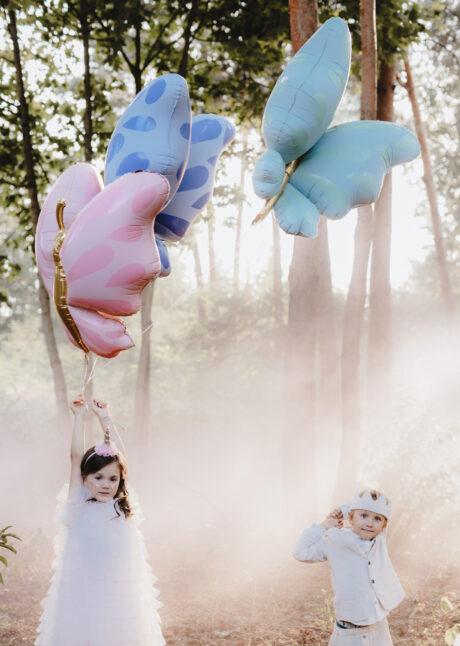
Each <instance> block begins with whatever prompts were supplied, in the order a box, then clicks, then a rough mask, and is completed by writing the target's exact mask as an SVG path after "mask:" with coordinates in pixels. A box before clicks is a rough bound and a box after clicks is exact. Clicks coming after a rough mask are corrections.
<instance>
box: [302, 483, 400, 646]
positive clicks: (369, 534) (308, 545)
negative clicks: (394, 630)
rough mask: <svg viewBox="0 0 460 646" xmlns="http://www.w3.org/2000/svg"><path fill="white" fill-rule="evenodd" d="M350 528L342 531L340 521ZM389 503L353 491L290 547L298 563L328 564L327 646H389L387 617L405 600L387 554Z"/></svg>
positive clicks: (374, 493)
mask: <svg viewBox="0 0 460 646" xmlns="http://www.w3.org/2000/svg"><path fill="white" fill-rule="evenodd" d="M347 515H348V518H349V520H350V524H351V527H350V529H342V526H343V519H344V517H345V518H346V517H347ZM389 516H390V501H389V500H388V498H387V497H386V496H385V495H384V494H382V493H380V492H379V491H375V490H368V489H366V490H364V491H361V492H360V493H356V494H355V496H354V498H353V500H352V501H351V503H350V504H347V505H342V506H341V507H340V508H337V509H334V510H333V511H332V512H331V513H330V514H329V516H327V518H326V519H325V520H324V521H323V522H322V523H321V524H320V525H318V524H316V523H314V524H313V525H312V526H311V527H308V528H307V529H304V531H303V532H302V535H301V536H300V538H299V540H298V541H297V544H296V546H295V548H294V558H296V559H297V560H298V561H305V562H307V563H314V562H317V561H326V560H327V561H328V562H329V567H330V568H331V577H332V585H333V588H334V594H335V598H334V606H335V614H336V622H335V626H334V632H333V633H332V637H331V639H330V641H329V646H339V645H340V644H343V645H344V644H347V646H355V645H356V646H363V645H365V646H392V644H393V642H392V640H391V636H390V631H389V629H388V622H387V618H386V617H387V615H388V613H389V612H390V610H392V609H393V608H395V607H396V606H397V605H399V604H400V603H401V601H402V599H403V598H404V590H403V589H402V587H401V584H400V582H399V580H398V578H397V576H396V573H395V571H394V569H393V566H392V564H391V561H390V557H389V556H388V552H387V546H386V532H385V528H386V526H387V523H388V518H389Z"/></svg>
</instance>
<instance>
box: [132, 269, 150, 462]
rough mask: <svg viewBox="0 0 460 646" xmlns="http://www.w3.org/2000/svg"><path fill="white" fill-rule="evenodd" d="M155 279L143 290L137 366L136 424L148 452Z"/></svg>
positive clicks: (140, 438) (142, 445) (140, 444)
mask: <svg viewBox="0 0 460 646" xmlns="http://www.w3.org/2000/svg"><path fill="white" fill-rule="evenodd" d="M154 289H155V281H152V282H151V283H149V284H148V285H147V287H145V288H144V291H143V292H142V306H141V330H142V336H141V348H140V352H139V363H138V368H137V381H136V398H135V411H134V425H135V429H136V433H137V437H138V438H139V440H140V442H139V446H141V447H143V449H145V454H147V452H148V451H147V449H148V444H149V429H150V424H151V419H150V412H151V411H150V334H151V332H152V315H151V312H152V304H153V293H154Z"/></svg>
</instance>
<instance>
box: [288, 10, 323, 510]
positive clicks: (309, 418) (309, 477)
mask: <svg viewBox="0 0 460 646" xmlns="http://www.w3.org/2000/svg"><path fill="white" fill-rule="evenodd" d="M289 11H290V25H291V40H292V49H293V53H295V52H297V51H298V49H300V47H301V46H302V45H303V44H304V42H306V41H307V40H308V38H310V36H312V35H313V34H314V32H315V31H316V30H317V29H318V26H319V23H318V6H317V3H316V0H290V2H289ZM324 232H325V228H324V227H323V226H320V229H319V233H318V238H316V239H308V238H302V237H301V236H296V237H295V239H294V251H293V255H292V262H291V266H290V270H289V310H288V323H287V327H286V367H285V370H286V382H285V389H286V392H285V401H286V404H285V405H286V408H287V419H286V422H285V425H286V427H285V438H284V445H285V448H284V452H285V455H284V477H285V488H286V499H287V500H290V501H291V505H289V507H290V508H289V509H287V513H289V514H291V512H293V511H294V509H295V508H296V507H297V498H296V496H299V498H301V499H304V497H305V493H306V492H307V491H308V500H309V501H311V505H312V507H313V508H314V506H315V468H316V459H315V457H316V362H315V353H316V339H317V327H316V326H317V323H318V314H319V293H320V290H321V276H320V273H319V272H320V257H319V254H320V249H321V248H324V246H322V245H321V242H322V240H321V238H322V237H323V236H324V235H325V233H324ZM292 402H294V403H295V405H294V406H293V405H292ZM294 494H296V495H294ZM291 507H292V508H291Z"/></svg>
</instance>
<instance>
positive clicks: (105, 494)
mask: <svg viewBox="0 0 460 646" xmlns="http://www.w3.org/2000/svg"><path fill="white" fill-rule="evenodd" d="M83 482H84V483H85V485H86V486H87V487H88V490H89V493H90V494H91V497H92V498H95V499H96V500H97V501H98V502H107V501H108V500H112V499H113V497H114V496H115V494H116V493H117V490H118V485H119V484H120V467H119V465H118V463H117V462H111V463H110V464H107V465H106V466H105V467H102V468H101V469H100V470H99V471H96V473H90V474H89V475H87V476H85V477H84V478H83Z"/></svg>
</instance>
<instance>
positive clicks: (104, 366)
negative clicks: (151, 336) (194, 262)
mask: <svg viewBox="0 0 460 646" xmlns="http://www.w3.org/2000/svg"><path fill="white" fill-rule="evenodd" d="M194 294H196V291H195V292H191V293H189V294H186V295H185V296H180V297H179V298H177V299H176V300H175V301H174V302H173V303H172V304H171V305H170V306H169V307H167V308H166V309H165V310H164V311H163V312H162V314H163V315H164V314H166V312H169V311H170V310H172V309H173V308H174V307H176V306H177V305H179V303H181V302H183V301H185V300H188V299H189V298H191V296H193V295H194ZM160 320H161V316H160ZM153 326H154V323H153V321H152V322H151V323H149V324H148V325H147V326H146V327H145V328H144V329H143V330H142V332H141V334H140V336H143V335H144V334H146V332H148V331H149V330H151V329H152V327H153ZM116 358H117V357H112V358H111V359H108V361H106V362H105V363H104V364H103V365H102V370H104V369H105V368H107V366H108V365H109V364H110V363H112V361H113V360H114V359H116ZM97 359H98V358H97V357H96V359H95V361H94V365H93V369H92V370H91V374H90V376H89V378H88V380H86V375H87V372H88V365H87V366H86V368H85V384H84V387H86V386H87V385H88V384H89V382H90V381H92V380H93V379H94V375H95V372H96V370H95V368H96V361H97Z"/></svg>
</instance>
